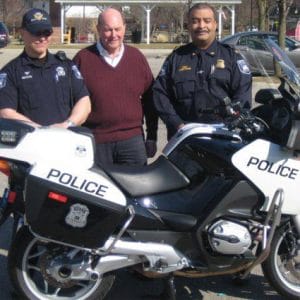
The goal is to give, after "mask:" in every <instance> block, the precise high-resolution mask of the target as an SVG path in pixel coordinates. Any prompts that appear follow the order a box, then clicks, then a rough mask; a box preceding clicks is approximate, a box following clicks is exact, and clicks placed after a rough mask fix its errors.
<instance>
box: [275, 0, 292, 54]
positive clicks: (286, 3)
mask: <svg viewBox="0 0 300 300" xmlns="http://www.w3.org/2000/svg"><path fill="white" fill-rule="evenodd" d="M293 2H294V0H278V8H279V27H278V40H279V46H280V47H281V48H282V49H285V33H286V18H287V15H288V13H289V10H290V7H291V6H292V5H293Z"/></svg>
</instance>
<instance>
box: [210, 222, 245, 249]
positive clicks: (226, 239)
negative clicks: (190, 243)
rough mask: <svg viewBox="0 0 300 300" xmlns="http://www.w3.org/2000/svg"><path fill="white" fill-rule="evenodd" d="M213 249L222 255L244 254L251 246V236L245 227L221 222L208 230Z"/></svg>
mask: <svg viewBox="0 0 300 300" xmlns="http://www.w3.org/2000/svg"><path fill="white" fill-rule="evenodd" d="M208 240H209V243H210V245H211V247H212V249H213V250H214V251H216V252H219V253H222V254H232V255H233V254H243V253H245V252H246V251H247V249H248V248H249V247H250V245H251V235H250V233H249V231H248V229H247V228H246V227H245V226H242V225H240V224H237V223H234V222H230V221H226V220H219V221H218V222H216V223H214V224H212V225H211V226H210V227H209V229H208Z"/></svg>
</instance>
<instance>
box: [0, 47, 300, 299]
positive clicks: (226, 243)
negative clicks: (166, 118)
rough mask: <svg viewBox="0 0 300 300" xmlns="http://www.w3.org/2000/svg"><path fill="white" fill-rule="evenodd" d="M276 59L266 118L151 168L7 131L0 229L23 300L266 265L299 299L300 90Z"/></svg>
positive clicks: (79, 135)
mask: <svg viewBox="0 0 300 300" xmlns="http://www.w3.org/2000/svg"><path fill="white" fill-rule="evenodd" d="M270 47H271V51H273V53H274V54H275V58H276V59H277V60H278V62H279V64H280V65H282V67H283V69H284V71H283V76H282V78H281V84H280V86H279V87H278V89H263V90H260V91H259V92H258V93H257V96H256V100H257V102H259V103H261V106H259V107H257V108H255V109H254V111H253V113H243V112H241V113H240V114H239V115H238V114H237V113H233V114H232V115H231V117H229V119H228V122H226V124H217V125H204V124H188V125H186V126H184V127H183V128H182V129H181V130H180V131H179V132H178V133H177V134H176V135H175V136H174V137H173V138H172V139H171V140H170V142H169V143H168V144H167V146H166V147H165V149H164V151H163V155H161V156H160V157H159V158H158V159H157V160H156V161H155V162H154V163H152V164H150V165H149V166H145V167H142V168H136V167H125V166H124V167H123V166H114V167H111V168H105V169H103V168H101V167H100V166H97V165H95V163H94V140H93V137H92V136H91V135H90V134H89V133H88V132H85V131H83V129H81V128H74V129H72V130H65V129H55V128H34V127H32V126H30V125H28V124H25V123H22V122H18V121H13V120H7V119H0V158H1V164H0V169H1V171H2V172H5V173H6V174H7V175H8V183H9V184H8V187H7V189H5V191H4V194H3V197H2V199H1V204H0V217H1V222H4V220H5V219H6V218H7V217H9V216H10V217H13V218H14V219H15V222H14V223H15V230H14V232H15V234H14V236H13V241H12V244H11V247H10V250H9V256H8V267H9V274H10V278H11V281H12V283H13V286H14V288H15V290H16V292H17V293H18V294H19V295H20V297H21V298H22V299H30V300H34V299H55V300H59V299H76V300H85V299H103V298H105V296H106V294H107V293H108V291H109V290H110V289H111V287H112V285H113V281H114V278H115V271H116V270H120V269H122V268H134V269H135V270H136V271H138V272H140V273H141V274H142V275H144V276H147V277H153V278H156V277H162V276H166V277H168V278H171V276H170V275H172V276H186V277H194V278H199V277H205V276H211V275H222V274H239V276H240V277H241V278H244V277H246V276H247V275H248V274H249V273H250V272H251V270H252V269H253V268H254V267H255V266H257V265H258V264H262V268H263V271H264V274H265V276H266V277H267V278H268V280H269V282H270V283H271V285H272V286H273V287H274V288H275V289H276V290H277V291H278V292H279V293H280V294H282V295H283V296H285V297H287V298H288V299H299V298H300V200H299V194H298V192H299V187H300V160H299V157H298V153H299V151H300V137H299V130H300V78H299V75H298V74H297V72H295V70H294V69H293V66H292V65H291V64H289V62H287V61H286V59H283V56H284V53H283V52H282V51H280V49H279V48H278V47H276V45H275V44H272V43H270ZM227 108H228V107H227ZM228 111H231V108H230V107H229V109H228ZM170 286H171V287H170V291H169V296H168V297H169V298H170V299H175V290H173V289H172V284H170Z"/></svg>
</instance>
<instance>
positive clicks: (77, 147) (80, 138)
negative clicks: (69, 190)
mask: <svg viewBox="0 0 300 300" xmlns="http://www.w3.org/2000/svg"><path fill="white" fill-rule="evenodd" d="M0 157H6V158H9V159H11V160H17V161H23V162H27V163H29V164H30V165H33V164H39V163H40V162H41V163H43V162H44V161H47V163H49V165H50V164H51V163H53V164H57V165H58V164H59V165H70V166H74V167H76V168H77V169H89V168H91V167H92V166H93V164H94V144H93V139H92V137H91V136H88V135H84V134H78V133H75V132H72V131H71V130H66V129H62V128H49V127H46V128H45V127H41V128H36V129H35V130H34V131H33V132H28V133H27V134H26V135H24V137H23V138H22V139H21V140H20V141H19V143H18V144H17V145H16V147H9V146H5V147H3V146H1V148H0Z"/></svg>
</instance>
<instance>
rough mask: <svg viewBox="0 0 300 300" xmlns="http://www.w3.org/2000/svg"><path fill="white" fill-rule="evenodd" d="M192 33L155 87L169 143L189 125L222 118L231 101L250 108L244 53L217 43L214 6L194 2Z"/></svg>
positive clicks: (168, 59)
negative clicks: (190, 39) (190, 40)
mask: <svg viewBox="0 0 300 300" xmlns="http://www.w3.org/2000/svg"><path fill="white" fill-rule="evenodd" d="M188 29H189V33H190V35H191V38H192V42H191V43H189V44H187V45H185V46H182V47H180V48H178V49H176V50H174V51H173V53H171V55H170V56H169V57H168V58H167V59H166V61H165V62H164V64H163V66H162V69H161V71H160V73H159V75H158V77H157V79H156V81H155V84H154V87H153V91H154V103H155V106H156V109H157V111H158V113H159V116H160V117H161V119H162V120H163V121H164V122H165V123H166V126H167V129H168V139H169V138H170V137H171V136H172V135H173V134H174V133H175V132H176V131H177V130H178V129H179V128H181V127H182V126H183V125H184V124H185V123H187V122H202V123H212V122H219V121H221V120H223V118H224V116H225V113H226V105H228V102H230V101H231V103H237V102H239V103H240V104H241V107H244V108H250V104H251V88H252V87H251V83H252V78H251V73H250V69H249V67H248V65H247V64H246V62H245V61H244V60H243V58H242V57H241V55H240V54H238V53H236V52H235V51H234V49H232V48H231V47H230V46H227V45H223V44H221V43H220V42H218V41H217V40H216V31H217V22H216V12H215V9H214V7H212V6H211V5H209V4H206V3H199V4H195V5H194V6H193V7H192V8H191V9H190V10H189V12H188Z"/></svg>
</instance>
